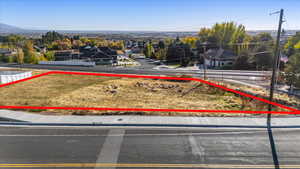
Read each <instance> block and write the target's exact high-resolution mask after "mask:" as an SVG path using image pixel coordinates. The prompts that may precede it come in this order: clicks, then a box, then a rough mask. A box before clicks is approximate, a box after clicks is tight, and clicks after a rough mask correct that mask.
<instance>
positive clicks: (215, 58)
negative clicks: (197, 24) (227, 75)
mask: <svg viewBox="0 0 300 169" xmlns="http://www.w3.org/2000/svg"><path fill="white" fill-rule="evenodd" d="M236 57H237V56H236V55H235V54H234V53H233V52H232V51H230V50H225V49H222V48H219V49H209V50H208V51H207V52H205V54H204V58H205V61H204V63H205V65H206V66H207V67H208V68H217V67H223V66H228V65H233V63H234V61H235V58H236Z"/></svg>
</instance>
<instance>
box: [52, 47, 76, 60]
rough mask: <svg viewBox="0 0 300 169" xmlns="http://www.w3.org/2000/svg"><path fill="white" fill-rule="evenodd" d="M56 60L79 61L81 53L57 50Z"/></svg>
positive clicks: (73, 50)
mask: <svg viewBox="0 0 300 169" xmlns="http://www.w3.org/2000/svg"><path fill="white" fill-rule="evenodd" d="M54 52H55V54H54V56H55V60H56V61H63V60H72V59H79V58H80V52H79V50H75V49H71V50H56V51H54Z"/></svg>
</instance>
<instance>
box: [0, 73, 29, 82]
mask: <svg viewBox="0 0 300 169" xmlns="http://www.w3.org/2000/svg"><path fill="white" fill-rule="evenodd" d="M31 76H32V72H30V71H0V84H3V83H9V82H14V81H17V80H21V79H25V78H28V77H31Z"/></svg>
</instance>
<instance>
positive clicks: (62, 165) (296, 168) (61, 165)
mask: <svg viewBox="0 0 300 169" xmlns="http://www.w3.org/2000/svg"><path fill="white" fill-rule="evenodd" d="M37 167H39V168H50V167H57V168H65V167H78V168H79V167H80V168H87V167H100V168H105V167H118V168H143V167H145V168H239V169H245V168H274V165H230V164H150V163H149V164H147V163H145V164H142V163H141V164H129V163H128V164H126V163H120V164H115V163H53V164H52V163H50V164H0V168H37ZM280 168H283V169H287V168H289V169H292V168H293V169H300V165H281V166H280Z"/></svg>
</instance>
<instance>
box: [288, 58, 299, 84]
mask: <svg viewBox="0 0 300 169" xmlns="http://www.w3.org/2000/svg"><path fill="white" fill-rule="evenodd" d="M285 74H286V76H285V79H286V82H287V83H288V84H289V85H290V86H296V87H300V53H295V54H293V55H292V56H291V57H290V58H289V61H288V63H287V65H286V68H285Z"/></svg>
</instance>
